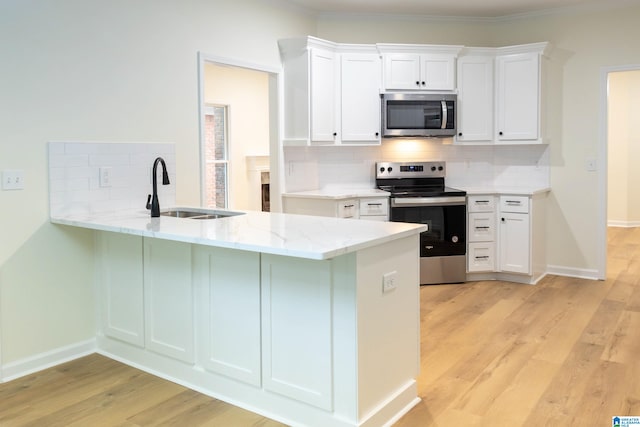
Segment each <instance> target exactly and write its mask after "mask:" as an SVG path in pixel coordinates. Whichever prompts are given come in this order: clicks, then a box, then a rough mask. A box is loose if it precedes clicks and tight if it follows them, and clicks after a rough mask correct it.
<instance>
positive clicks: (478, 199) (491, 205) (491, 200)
mask: <svg viewBox="0 0 640 427" xmlns="http://www.w3.org/2000/svg"><path fill="white" fill-rule="evenodd" d="M467 207H468V210H469V212H493V211H495V210H496V198H495V197H493V196H469V197H467Z"/></svg>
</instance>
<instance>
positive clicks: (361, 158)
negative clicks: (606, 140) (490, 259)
mask: <svg viewBox="0 0 640 427" xmlns="http://www.w3.org/2000/svg"><path fill="white" fill-rule="evenodd" d="M444 141H446V140H444ZM444 141H443V140H412V139H389V140H385V141H383V143H382V145H381V146H371V147H331V146H327V147H285V149H284V154H285V158H284V160H285V174H284V175H285V182H286V187H285V188H286V191H287V192H293V191H305V190H315V189H319V188H330V187H337V186H342V187H345V186H350V187H354V188H360V187H368V188H373V187H374V186H375V163H376V162H377V161H411V160H443V161H446V162H447V177H446V182H447V185H449V186H451V187H456V186H459V187H474V188H478V187H514V186H520V187H548V186H549V185H550V181H549V165H550V163H549V162H550V160H549V149H548V146H547V145H478V146H472V145H454V144H450V143H446V142H444Z"/></svg>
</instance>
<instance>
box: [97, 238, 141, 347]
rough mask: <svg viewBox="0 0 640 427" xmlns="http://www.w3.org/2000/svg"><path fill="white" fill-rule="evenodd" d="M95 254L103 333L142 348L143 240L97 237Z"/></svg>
mask: <svg viewBox="0 0 640 427" xmlns="http://www.w3.org/2000/svg"><path fill="white" fill-rule="evenodd" d="M96 253H97V259H96V261H97V264H98V265H97V268H98V271H99V274H98V280H99V295H100V301H101V304H100V318H101V321H100V326H101V329H102V333H103V334H104V335H105V336H107V337H111V338H115V339H117V340H120V341H123V342H126V343H129V344H133V345H135V346H138V347H144V310H143V308H144V289H143V277H144V273H143V270H142V237H140V236H132V235H130V234H121V233H108V232H101V233H98V234H97V237H96Z"/></svg>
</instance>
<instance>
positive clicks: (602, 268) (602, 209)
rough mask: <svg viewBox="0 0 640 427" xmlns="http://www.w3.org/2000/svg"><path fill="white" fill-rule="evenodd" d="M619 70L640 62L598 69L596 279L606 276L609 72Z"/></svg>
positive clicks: (636, 66)
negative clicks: (598, 124)
mask: <svg viewBox="0 0 640 427" xmlns="http://www.w3.org/2000/svg"><path fill="white" fill-rule="evenodd" d="M619 71H640V64H631V65H620V66H611V67H602V68H601V69H600V126H599V128H600V135H599V138H598V152H597V159H598V165H599V168H598V170H599V176H598V195H599V196H598V227H597V242H598V249H597V251H598V254H597V261H598V279H600V280H606V278H607V204H608V190H607V185H608V174H609V166H608V159H609V155H608V149H609V120H608V116H609V74H610V73H615V72H619Z"/></svg>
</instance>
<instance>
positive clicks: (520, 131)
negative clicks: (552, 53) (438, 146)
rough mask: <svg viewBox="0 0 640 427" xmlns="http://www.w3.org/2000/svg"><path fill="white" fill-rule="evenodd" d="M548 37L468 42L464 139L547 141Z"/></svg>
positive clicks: (461, 74)
mask: <svg viewBox="0 0 640 427" xmlns="http://www.w3.org/2000/svg"><path fill="white" fill-rule="evenodd" d="M547 46H548V43H533V44H528V45H519V46H509V47H502V48H468V49H465V50H464V51H463V53H462V54H461V56H460V57H459V58H458V65H457V73H458V117H457V118H458V122H457V128H458V132H457V136H456V142H457V143H460V144H468V143H472V144H482V143H484V144H537V143H543V142H546V139H547V138H546V137H545V128H544V125H545V123H544V114H543V113H545V111H544V110H543V109H542V107H541V106H542V105H543V102H544V99H545V97H546V93H545V92H544V90H543V87H544V84H543V83H544V78H545V73H544V69H545V67H544V66H543V65H544V63H545V62H544V61H545V56H544V52H545V50H546V48H547Z"/></svg>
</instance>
